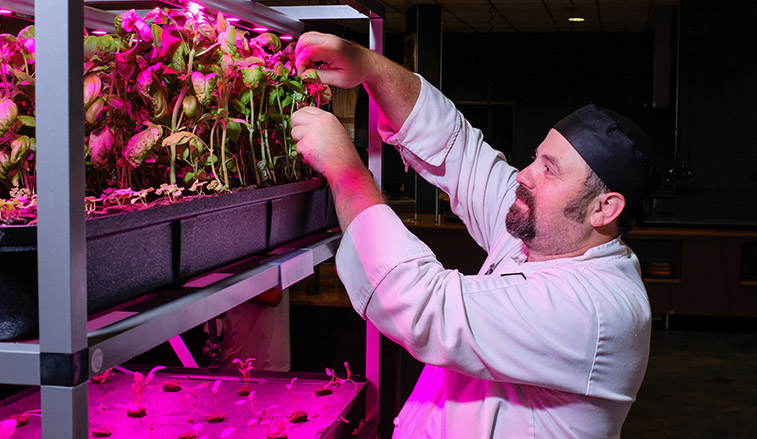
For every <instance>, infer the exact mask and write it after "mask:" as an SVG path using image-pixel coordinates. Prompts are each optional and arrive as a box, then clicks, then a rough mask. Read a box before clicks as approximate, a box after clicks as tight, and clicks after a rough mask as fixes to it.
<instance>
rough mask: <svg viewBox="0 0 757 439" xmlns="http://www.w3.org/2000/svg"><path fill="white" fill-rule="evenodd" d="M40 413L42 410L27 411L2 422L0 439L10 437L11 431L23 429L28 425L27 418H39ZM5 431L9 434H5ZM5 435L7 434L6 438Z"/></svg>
mask: <svg viewBox="0 0 757 439" xmlns="http://www.w3.org/2000/svg"><path fill="white" fill-rule="evenodd" d="M41 411H42V409H36V410H29V411H27V412H23V413H21V414H17V415H11V416H10V417H9V418H8V419H6V420H4V421H2V424H0V439H5V438H9V437H11V436H12V435H13V431H15V430H16V428H17V427H23V426H24V425H26V424H28V423H29V416H41V415H40V412H41ZM11 424H12V427H11ZM7 431H10V433H6V432H7ZM5 434H7V436H5Z"/></svg>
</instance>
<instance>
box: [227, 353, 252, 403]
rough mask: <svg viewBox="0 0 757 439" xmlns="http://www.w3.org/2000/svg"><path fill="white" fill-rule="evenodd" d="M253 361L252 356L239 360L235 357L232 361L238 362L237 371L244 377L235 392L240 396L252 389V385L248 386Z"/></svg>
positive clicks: (245, 394) (247, 393)
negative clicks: (242, 384) (242, 383)
mask: <svg viewBox="0 0 757 439" xmlns="http://www.w3.org/2000/svg"><path fill="white" fill-rule="evenodd" d="M253 361H255V359H254V358H248V359H246V360H244V361H242V360H239V359H237V358H235V359H234V360H233V361H232V362H233V363H235V364H238V365H239V366H237V367H238V368H239V373H241V374H242V377H243V379H244V386H242V387H240V388H239V389H237V394H239V395H240V396H247V395H249V394H250V392H251V391H252V387H251V386H250V378H251V375H252V362H253Z"/></svg>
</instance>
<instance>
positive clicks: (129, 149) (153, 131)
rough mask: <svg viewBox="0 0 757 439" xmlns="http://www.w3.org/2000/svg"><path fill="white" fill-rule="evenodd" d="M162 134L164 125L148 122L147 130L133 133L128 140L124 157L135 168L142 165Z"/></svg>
mask: <svg viewBox="0 0 757 439" xmlns="http://www.w3.org/2000/svg"><path fill="white" fill-rule="evenodd" d="M162 136H163V127H161V126H160V125H155V124H153V123H149V122H148V123H147V128H146V129H145V130H143V131H140V132H139V133H137V134H135V135H133V136H132V137H131V139H129V141H128V142H127V144H126V148H124V152H123V157H124V159H125V160H126V162H127V163H128V164H129V165H131V167H133V168H136V167H137V166H139V165H141V164H142V162H143V161H144V159H145V158H147V156H148V155H149V154H150V151H152V148H153V147H154V146H155V145H156V144H157V143H158V140H160V138H161V137H162Z"/></svg>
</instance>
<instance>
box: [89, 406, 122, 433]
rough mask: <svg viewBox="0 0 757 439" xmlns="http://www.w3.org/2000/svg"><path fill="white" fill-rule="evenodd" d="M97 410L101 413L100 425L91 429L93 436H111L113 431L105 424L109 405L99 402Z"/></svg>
mask: <svg viewBox="0 0 757 439" xmlns="http://www.w3.org/2000/svg"><path fill="white" fill-rule="evenodd" d="M97 412H98V413H100V426H99V427H97V428H93V429H92V430H91V431H92V437H110V436H111V435H112V434H113V432H112V431H111V429H110V428H109V427H108V425H107V424H105V414H106V413H107V412H108V406H106V405H105V404H103V403H99V404H97ZM116 424H118V421H116Z"/></svg>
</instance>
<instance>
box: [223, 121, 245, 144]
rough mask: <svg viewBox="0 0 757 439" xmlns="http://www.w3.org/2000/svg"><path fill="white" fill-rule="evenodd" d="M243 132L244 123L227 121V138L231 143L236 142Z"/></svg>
mask: <svg viewBox="0 0 757 439" xmlns="http://www.w3.org/2000/svg"><path fill="white" fill-rule="evenodd" d="M241 134H242V125H240V124H239V122H234V121H228V122H227V123H226V139H227V140H228V141H229V142H231V143H236V142H237V140H239V136H240V135H241Z"/></svg>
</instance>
